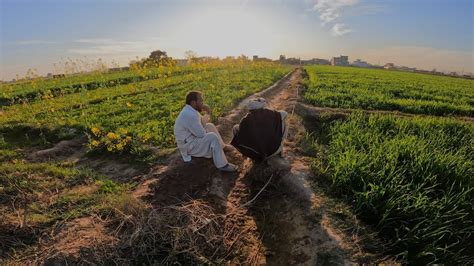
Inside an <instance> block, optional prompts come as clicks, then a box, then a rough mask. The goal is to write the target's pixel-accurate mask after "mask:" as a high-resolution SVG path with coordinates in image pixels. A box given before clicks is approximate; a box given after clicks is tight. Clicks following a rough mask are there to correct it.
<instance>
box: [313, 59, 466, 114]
mask: <svg viewBox="0 0 474 266" xmlns="http://www.w3.org/2000/svg"><path fill="white" fill-rule="evenodd" d="M305 69H306V71H307V73H308V82H307V85H308V90H307V93H306V94H305V96H304V99H305V101H307V102H309V103H311V104H314V105H318V106H326V107H338V108H359V109H368V110H393V111H400V112H405V113H412V114H427V115H459V116H471V117H472V116H474V80H468V79H460V78H452V77H441V76H433V75H426V74H416V73H407V72H398V71H387V70H380V69H365V68H352V67H333V66H311V67H306V68H305Z"/></svg>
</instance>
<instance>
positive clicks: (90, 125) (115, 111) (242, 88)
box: [0, 64, 290, 152]
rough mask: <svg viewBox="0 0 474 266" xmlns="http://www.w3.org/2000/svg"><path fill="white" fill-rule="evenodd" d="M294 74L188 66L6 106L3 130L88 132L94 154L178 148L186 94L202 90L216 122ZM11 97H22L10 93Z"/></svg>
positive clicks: (0, 121) (0, 119) (265, 67)
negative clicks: (145, 146) (177, 126)
mask: <svg viewBox="0 0 474 266" xmlns="http://www.w3.org/2000/svg"><path fill="white" fill-rule="evenodd" d="M289 70H290V69H289V68H287V67H282V66H277V65H272V64H228V65H225V64H218V65H209V66H199V67H195V69H194V70H193V71H191V70H190V68H189V67H184V68H183V69H180V68H174V69H172V70H171V69H164V70H161V72H164V73H169V74H168V75H165V76H160V77H159V78H156V79H149V80H143V81H139V82H131V83H128V84H121V85H115V86H110V84H109V83H107V84H102V86H99V87H95V88H94V89H84V90H77V91H73V92H71V93H65V94H59V95H52V96H51V97H47V98H45V99H44V98H39V99H38V98H33V99H31V100H30V101H22V102H21V103H14V104H11V105H9V106H5V107H3V109H2V115H1V116H0V131H2V132H5V133H8V132H12V131H15V129H17V128H19V127H23V128H24V127H32V128H43V129H47V130H48V131H59V132H64V131H70V130H69V129H75V130H76V131H78V132H80V131H83V132H87V133H89V136H90V146H91V148H92V149H107V150H108V151H117V152H121V151H123V150H127V149H130V148H131V147H132V145H131V144H132V143H134V141H135V140H136V141H139V142H147V143H152V144H154V145H156V146H159V147H170V146H173V143H174V139H173V135H172V126H173V123H174V119H175V118H176V116H177V115H178V113H179V111H180V110H181V108H182V106H183V105H184V96H185V94H186V92H187V91H190V90H200V91H203V92H204V95H205V97H206V101H207V102H208V103H209V104H210V105H211V106H213V113H214V115H215V117H219V116H220V115H221V114H222V113H223V112H225V111H228V110H230V108H232V107H233V104H234V103H235V102H237V101H238V100H240V99H242V98H244V97H245V96H248V95H250V94H252V93H255V92H257V91H259V90H261V89H263V88H265V87H267V86H269V85H271V84H272V83H273V82H275V81H276V80H278V79H280V78H281V77H283V75H285V74H286V73H288V72H289ZM150 72H152V73H156V72H160V71H159V70H155V71H153V70H152V71H150ZM173 73H176V74H174V75H173ZM103 79H104V80H108V78H107V77H106V78H103ZM24 86H25V85H22V86H19V87H17V88H18V90H19V91H21V92H22V93H23V92H25V91H28V90H27V89H25V87H24ZM11 87H12V88H15V86H11ZM71 87H72V86H71V85H69V86H68V87H66V88H71ZM12 88H7V90H9V89H12ZM39 91H42V90H41V89H40V90H39ZM10 95H19V94H15V91H11V92H10Z"/></svg>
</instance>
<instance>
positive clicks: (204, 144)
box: [174, 104, 227, 168]
mask: <svg viewBox="0 0 474 266" xmlns="http://www.w3.org/2000/svg"><path fill="white" fill-rule="evenodd" d="M208 121H209V115H205V116H201V114H200V113H199V112H198V111H196V110H195V109H194V108H193V107H192V106H190V105H188V104H186V106H184V108H183V110H181V112H180V113H179V115H178V118H176V122H175V124H174V136H175V139H176V144H177V145H178V149H179V151H180V153H181V156H182V157H183V160H184V161H185V162H190V161H191V159H192V157H191V156H194V157H205V158H212V159H213V161H214V165H215V166H216V167H217V168H221V167H224V166H225V165H227V158H226V157H225V154H224V151H223V147H224V145H225V144H224V141H223V140H222V137H221V136H220V134H219V132H218V131H217V128H216V127H215V126H214V124H212V123H207V122H208Z"/></svg>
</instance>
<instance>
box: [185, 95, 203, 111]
mask: <svg viewBox="0 0 474 266" xmlns="http://www.w3.org/2000/svg"><path fill="white" fill-rule="evenodd" d="M186 104H189V105H191V106H192V107H193V108H194V109H196V110H197V111H198V112H201V111H202V107H203V106H204V102H203V99H202V93H201V92H199V91H190V92H188V94H187V95H186Z"/></svg>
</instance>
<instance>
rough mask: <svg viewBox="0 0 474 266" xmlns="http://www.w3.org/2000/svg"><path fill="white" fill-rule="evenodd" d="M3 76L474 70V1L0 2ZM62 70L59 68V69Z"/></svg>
mask: <svg viewBox="0 0 474 266" xmlns="http://www.w3.org/2000/svg"><path fill="white" fill-rule="evenodd" d="M0 1H1V6H0V8H1V10H0V12H1V25H0V26H1V69H0V70H1V78H2V79H7V80H9V79H11V78H13V77H15V74H19V75H20V76H23V75H24V74H25V73H26V70H27V69H28V68H36V69H37V70H38V72H39V73H40V74H45V73H47V72H61V66H62V65H63V63H64V62H65V61H66V60H67V58H70V59H71V60H76V59H82V60H90V61H92V60H96V59H97V58H102V59H104V60H106V61H107V62H109V63H111V62H112V60H114V61H115V62H117V63H118V64H120V65H126V64H127V63H128V62H129V61H130V60H132V59H134V58H136V57H137V56H138V57H140V58H141V57H146V56H147V55H148V54H149V53H150V51H152V50H155V49H162V50H165V51H167V52H168V54H169V55H171V56H173V57H175V58H182V57H184V52H185V51H186V50H193V51H195V52H197V53H198V54H199V55H210V56H221V57H222V56H225V55H240V54H246V55H248V56H252V55H254V54H258V55H259V56H266V57H271V58H277V57H278V56H279V55H280V54H285V55H287V57H292V56H293V57H301V58H313V57H318V58H327V59H328V58H330V57H332V56H338V55H340V54H344V55H348V56H349V59H350V60H351V61H352V60H355V59H356V58H362V59H364V60H367V61H369V62H370V63H375V64H377V63H379V64H384V63H387V62H394V63H395V64H397V65H408V66H415V67H418V68H424V69H432V68H437V69H438V70H444V71H463V70H464V71H465V72H474V36H473V35H474V32H473V28H474V22H473V14H474V6H473V5H474V4H473V3H474V1H473V0H397V1H395V0H386V1H380V0H379V1H374V0H293V1H290V0H288V1H283V0H274V1H270V0H262V1H258V0H254V1H252V0H239V1H230V0H228V1H226V0H220V1H218V0H215V1H199V0H174V1H171V0H170V1H152V0H135V1H132V0H116V1H112V0H95V1H91V0H61V1H60V0H48V1H46V0H35V1H30V0H0ZM54 63H56V67H55V66H54V65H53V64H54Z"/></svg>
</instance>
